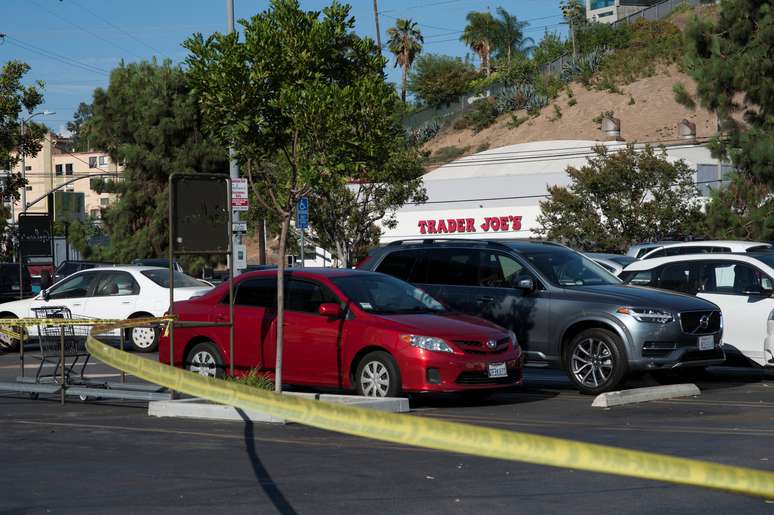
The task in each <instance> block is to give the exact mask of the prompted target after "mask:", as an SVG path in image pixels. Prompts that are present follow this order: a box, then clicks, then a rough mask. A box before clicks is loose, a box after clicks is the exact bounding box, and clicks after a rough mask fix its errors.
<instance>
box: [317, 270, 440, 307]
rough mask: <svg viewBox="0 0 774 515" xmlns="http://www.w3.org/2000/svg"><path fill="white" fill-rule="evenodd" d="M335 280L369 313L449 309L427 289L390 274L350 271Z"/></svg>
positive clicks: (334, 281)
mask: <svg viewBox="0 0 774 515" xmlns="http://www.w3.org/2000/svg"><path fill="white" fill-rule="evenodd" d="M331 280H332V281H333V284H335V285H336V286H337V287H338V288H339V289H340V290H341V291H342V292H344V295H346V296H347V297H349V299H350V300H351V301H352V302H354V303H356V304H357V305H358V306H359V307H360V309H362V310H363V311H367V312H369V313H374V314H377V315H400V314H409V313H443V312H444V311H446V309H445V308H444V307H443V305H442V304H441V303H440V302H438V301H437V300H435V299H434V298H432V297H431V296H430V295H428V294H427V293H425V292H424V291H422V290H420V289H419V288H415V287H414V286H412V285H410V284H409V283H406V282H403V281H401V280H400V279H395V278H394V277H390V276H387V275H375V274H374V275H371V274H368V275H366V274H363V275H348V276H344V277H336V278H333V279H331Z"/></svg>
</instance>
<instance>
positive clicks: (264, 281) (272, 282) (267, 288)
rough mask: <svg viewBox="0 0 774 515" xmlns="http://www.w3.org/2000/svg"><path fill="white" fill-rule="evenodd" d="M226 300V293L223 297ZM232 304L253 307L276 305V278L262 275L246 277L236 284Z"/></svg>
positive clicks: (271, 306)
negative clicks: (257, 277) (252, 277)
mask: <svg viewBox="0 0 774 515" xmlns="http://www.w3.org/2000/svg"><path fill="white" fill-rule="evenodd" d="M223 301H224V302H226V303H227V302H228V295H226V297H225V298H224V299H223ZM234 304H236V305H238V306H250V307H254V308H273V307H276V306H277V278H276V277H262V278H259V279H248V280H246V281H242V282H241V283H239V284H238V285H237V289H236V292H235V294H234Z"/></svg>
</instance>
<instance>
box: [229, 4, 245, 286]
mask: <svg viewBox="0 0 774 515" xmlns="http://www.w3.org/2000/svg"><path fill="white" fill-rule="evenodd" d="M226 24H227V33H228V34H233V33H234V0H226ZM228 159H229V162H228V170H229V175H230V176H231V179H232V180H233V179H239V163H238V162H237V160H236V151H235V150H234V147H233V146H231V147H229V149H228ZM230 201H231V200H230V199H229V202H230ZM232 222H233V223H232V225H231V247H232V248H231V250H232V252H231V256H229V260H230V262H229V265H228V266H229V268H231V269H232V270H233V273H234V275H239V273H240V272H241V270H237V268H236V266H237V259H236V255H237V252H239V251H240V250H241V248H242V234H241V233H238V232H234V226H235V225H237V222H239V211H233V212H232Z"/></svg>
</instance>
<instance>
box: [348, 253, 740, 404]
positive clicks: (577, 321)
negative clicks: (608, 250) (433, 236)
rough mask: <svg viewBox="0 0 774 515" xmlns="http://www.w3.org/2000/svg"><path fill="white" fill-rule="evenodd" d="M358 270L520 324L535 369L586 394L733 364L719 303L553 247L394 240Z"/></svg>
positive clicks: (503, 322) (520, 337) (503, 321)
mask: <svg viewBox="0 0 774 515" xmlns="http://www.w3.org/2000/svg"><path fill="white" fill-rule="evenodd" d="M359 267H360V268H365V269H368V270H375V271H378V272H384V273H387V274H390V275H393V276H396V277H398V278H401V279H404V280H407V281H409V282H411V283H413V284H415V285H417V286H419V287H420V288H422V289H423V290H425V291H427V293H428V294H430V295H432V296H433V297H435V298H437V299H440V300H442V301H444V302H446V303H447V304H448V305H449V306H450V307H452V308H453V309H455V310H458V311H461V312H464V313H468V314H471V315H476V316H481V317H484V318H487V319H489V320H491V321H493V322H495V323H497V324H499V325H501V326H503V327H505V328H507V329H511V330H513V331H514V332H515V333H516V335H517V337H518V341H519V343H520V344H521V345H522V346H523V348H524V349H525V352H526V357H527V360H528V361H529V363H530V364H531V365H536V366H550V367H560V368H562V369H564V370H566V371H567V372H568V375H569V377H570V379H571V380H572V382H573V383H574V384H575V386H576V387H577V388H578V389H579V390H580V391H582V392H584V393H599V392H603V391H608V390H612V389H614V388H615V387H616V386H617V385H619V384H620V383H621V382H622V381H623V379H624V378H625V377H626V376H627V374H629V373H630V372H634V371H640V370H660V369H674V368H684V367H698V366H707V365H712V364H718V363H722V362H723V361H724V360H725V354H724V352H723V350H722V347H721V336H722V332H723V325H722V315H721V313H720V310H719V308H718V307H717V306H716V305H714V304H712V303H710V302H708V301H705V300H701V299H697V298H694V297H690V296H687V295H680V294H676V293H670V292H663V291H658V290H654V289H649V288H639V287H633V286H625V285H623V284H622V283H621V281H620V280H619V279H618V278H616V277H615V276H613V275H612V274H610V273H609V272H607V271H606V270H605V269H603V268H602V267H600V266H599V265H598V264H596V263H595V262H593V261H592V260H591V259H589V258H587V257H585V256H583V255H582V254H580V253H578V252H575V251H574V250H572V249H569V248H567V247H564V246H562V245H558V244H555V243H549V242H513V243H507V244H503V243H497V242H492V241H480V240H473V241H471V240H421V241H410V242H395V243H392V244H390V245H387V246H385V247H381V248H378V249H375V250H373V251H372V252H371V253H370V255H369V257H368V258H367V259H366V260H364V261H363V262H361V263H360V264H359ZM705 317H706V321H707V323H706V324H704V323H702V324H701V325H700V324H699V322H700V320H705Z"/></svg>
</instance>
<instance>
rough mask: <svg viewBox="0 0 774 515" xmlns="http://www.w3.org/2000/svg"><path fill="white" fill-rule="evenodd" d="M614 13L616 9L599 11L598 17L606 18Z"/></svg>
mask: <svg viewBox="0 0 774 515" xmlns="http://www.w3.org/2000/svg"><path fill="white" fill-rule="evenodd" d="M613 14H615V11H606V12H603V13H599V14H598V15H597V17H598V18H606V17H607V16H612V15H613Z"/></svg>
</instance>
